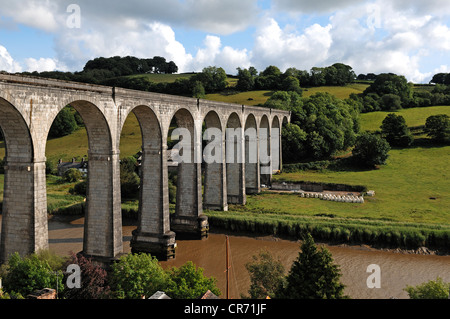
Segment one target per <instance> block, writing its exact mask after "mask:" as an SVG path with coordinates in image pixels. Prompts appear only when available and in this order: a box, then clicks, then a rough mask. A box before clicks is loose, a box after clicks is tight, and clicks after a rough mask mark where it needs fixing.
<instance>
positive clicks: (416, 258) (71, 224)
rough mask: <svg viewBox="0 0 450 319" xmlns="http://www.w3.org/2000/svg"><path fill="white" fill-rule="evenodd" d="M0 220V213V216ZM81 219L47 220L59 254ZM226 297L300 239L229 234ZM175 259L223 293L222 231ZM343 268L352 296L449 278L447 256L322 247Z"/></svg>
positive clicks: (127, 231)
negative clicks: (265, 259) (260, 259)
mask: <svg viewBox="0 0 450 319" xmlns="http://www.w3.org/2000/svg"><path fill="white" fill-rule="evenodd" d="M0 220H1V218H0ZM83 223H84V219H83V218H72V219H69V220H59V221H58V220H50V222H49V246H50V249H51V250H52V251H55V252H57V253H58V254H62V255H68V254H69V253H70V252H72V251H73V252H78V251H81V250H82V248H83ZM133 229H135V226H124V227H123V236H124V252H125V253H128V252H130V246H129V241H130V239H131V232H132V231H133ZM229 239H230V264H231V267H232V268H231V272H230V277H229V278H230V296H231V297H232V298H240V295H241V294H247V291H248V288H249V286H250V280H249V276H248V272H247V270H246V269H245V264H246V263H247V262H249V261H250V260H251V258H252V256H253V255H255V254H257V253H258V252H259V251H260V250H267V251H269V252H270V253H271V254H272V255H273V256H274V257H275V258H277V259H279V260H280V261H281V262H282V263H283V265H284V267H285V269H286V271H289V269H290V267H291V265H292V262H293V261H294V260H295V258H297V256H298V253H299V248H300V244H299V243H297V242H293V241H287V240H279V239H275V238H272V237H260V238H251V237H246V236H235V235H230V236H229ZM177 243H178V247H177V252H176V258H175V259H174V260H169V261H165V262H162V263H161V264H162V265H163V267H172V266H176V267H180V266H181V265H183V264H184V263H185V262H187V261H192V262H194V264H196V265H197V266H198V267H202V268H203V269H204V274H205V275H206V276H213V277H215V278H216V279H217V283H218V287H219V289H220V290H221V291H222V294H223V295H224V294H225V287H226V282H225V267H226V266H225V265H226V257H225V234H220V233H215V234H210V236H209V237H208V239H206V240H177ZM326 247H327V248H328V249H329V250H330V252H331V253H332V255H333V259H334V261H335V263H337V264H338V265H339V266H340V269H341V272H342V278H341V281H342V283H343V284H345V285H346V290H345V293H346V294H347V295H349V296H350V297H351V298H354V299H387V298H407V297H408V296H407V294H406V292H404V291H403V289H404V288H405V287H406V286H407V285H413V286H415V285H418V284H421V283H423V282H426V281H428V280H434V279H436V278H437V277H438V276H439V277H441V278H442V279H443V280H444V281H446V282H450V256H434V255H426V256H425V255H412V254H401V253H393V252H385V251H378V250H374V249H370V248H366V247H359V246H358V247H337V246H326ZM371 264H377V265H379V266H380V268H381V288H372V289H370V288H368V287H367V283H366V282H367V278H368V276H369V275H370V273H368V272H367V267H368V266H369V265H371Z"/></svg>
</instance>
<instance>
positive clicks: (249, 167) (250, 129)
mask: <svg viewBox="0 0 450 319" xmlns="http://www.w3.org/2000/svg"><path fill="white" fill-rule="evenodd" d="M244 134H245V191H246V193H247V194H256V193H259V192H260V181H259V151H258V147H259V145H258V125H257V121H256V118H255V116H254V115H253V114H251V113H250V114H249V115H248V116H247V119H246V121H245V129H244Z"/></svg>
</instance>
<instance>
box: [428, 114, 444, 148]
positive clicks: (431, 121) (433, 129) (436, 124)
mask: <svg viewBox="0 0 450 319" xmlns="http://www.w3.org/2000/svg"><path fill="white" fill-rule="evenodd" d="M425 132H426V133H428V136H429V137H431V138H432V139H433V140H435V141H436V142H439V143H450V117H449V116H448V115H446V114H438V115H432V116H430V117H428V118H427V120H426V123H425Z"/></svg>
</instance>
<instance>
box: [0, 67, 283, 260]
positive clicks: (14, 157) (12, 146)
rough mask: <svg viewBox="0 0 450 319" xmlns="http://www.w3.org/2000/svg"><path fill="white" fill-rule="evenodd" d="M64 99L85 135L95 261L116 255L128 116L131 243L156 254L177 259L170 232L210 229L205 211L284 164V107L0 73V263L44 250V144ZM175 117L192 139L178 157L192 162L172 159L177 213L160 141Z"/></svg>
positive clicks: (88, 221)
mask: <svg viewBox="0 0 450 319" xmlns="http://www.w3.org/2000/svg"><path fill="white" fill-rule="evenodd" d="M67 105H71V106H73V107H74V108H75V109H76V110H77V111H78V113H79V114H80V115H81V117H82V118H83V121H84V123H85V127H86V130H87V135H88V141H89V150H88V187H87V196H86V210H85V211H86V214H85V224H84V238H83V251H82V252H83V254H85V255H87V256H91V257H93V258H96V259H99V260H110V259H114V258H115V257H117V256H118V255H119V254H121V253H122V252H123V237H122V217H121V216H122V215H121V196H120V164H119V163H120V162H119V160H120V149H119V145H120V135H121V131H122V127H123V125H124V123H125V120H126V119H127V117H128V115H129V114H130V113H131V112H133V113H134V114H135V115H136V117H137V119H138V121H139V124H140V128H141V133H142V164H141V187H140V195H139V219H138V227H137V229H136V230H135V231H134V232H133V236H132V240H131V248H132V251H133V252H148V253H151V254H153V255H155V256H159V257H160V258H168V257H173V256H174V253H175V252H174V250H175V246H176V244H175V234H190V235H193V236H195V237H198V238H200V237H202V236H206V235H207V232H208V227H209V225H208V219H207V217H206V216H205V215H204V214H203V208H205V209H211V210H227V209H228V204H229V203H233V204H245V202H246V194H248V193H258V192H259V191H260V189H261V185H262V184H269V183H270V181H271V175H272V173H273V172H275V171H278V170H280V169H281V162H282V161H281V134H280V132H281V127H282V125H283V124H284V123H287V122H289V121H290V113H289V112H287V111H281V110H274V109H269V108H264V107H252V106H244V105H236V104H229V103H221V102H213V101H206V100H198V99H193V98H186V97H179V96H172V95H165V94H156V93H149V92H143V91H135V90H129V89H123V88H117V87H106V86H97V85H89V84H83V83H75V82H67V81H59V80H50V79H41V78H34V77H22V76H16V75H6V74H0V128H1V130H2V132H3V136H4V140H5V145H6V157H5V160H6V161H5V179H4V195H3V207H2V228H1V242H0V262H2V261H3V262H4V261H6V260H7V259H8V257H9V256H10V254H12V253H14V252H18V253H19V254H21V255H27V254H30V253H32V252H36V251H39V250H43V249H47V248H48V225H47V195H46V175H45V162H46V157H45V147H46V142H47V136H48V133H49V130H50V127H51V125H52V123H53V121H54V119H55V118H56V116H57V114H58V113H59V112H60V111H61V110H62V109H63V108H64V107H65V106H67ZM173 119H175V120H176V123H177V126H178V127H179V128H183V129H185V131H186V132H189V133H190V134H189V135H188V136H189V139H185V138H186V137H185V136H183V145H187V146H186V147H189V149H186V147H185V149H184V150H183V152H187V151H189V152H188V153H184V154H192V156H191V159H192V160H191V161H189V160H187V161H183V162H180V163H178V168H177V170H178V178H177V183H178V184H177V198H176V210H175V213H174V214H172V216H170V214H169V195H168V165H167V163H168V157H169V156H168V155H169V152H170V150H168V149H167V140H168V138H169V129H170V125H171V123H172V121H173ZM208 128H214V129H216V130H215V131H214V132H220V133H219V136H218V137H217V136H215V138H214V143H215V144H214V145H215V150H214V154H217V152H218V151H219V153H220V154H224V155H225V156H221V157H217V158H219V160H215V161H213V162H209V161H208V162H207V163H205V160H204V156H205V155H203V153H204V151H205V150H206V148H207V147H205V144H207V145H209V144H208V143H212V140H208V141H206V142H205V129H206V130H207V129H208ZM227 128H228V129H234V130H231V131H232V132H234V136H232V137H229V136H228V134H229V133H228V132H229V130H227ZM239 129H240V130H239ZM247 130H248V131H251V132H256V134H253V135H248V134H246V132H247ZM186 142H189V143H186ZM231 153H232V154H231ZM180 154H181V153H180ZM199 154H200V155H199ZM214 154H213V155H214ZM230 154H231V155H230ZM263 157H264V161H263V160H262V159H263ZM198 158H200V159H201V160H198ZM255 158H256V161H255V160H250V159H255ZM266 158H267V159H266ZM202 167H203V172H204V182H203V185H202ZM202 186H203V187H202Z"/></svg>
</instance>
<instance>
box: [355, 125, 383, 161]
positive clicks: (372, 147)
mask: <svg viewBox="0 0 450 319" xmlns="http://www.w3.org/2000/svg"><path fill="white" fill-rule="evenodd" d="M390 149H391V148H390V146H389V143H388V142H387V141H386V140H385V139H384V138H382V137H380V136H378V135H376V134H373V133H367V132H366V133H362V134H361V135H359V136H358V137H357V138H356V143H355V148H354V149H353V155H352V157H353V160H354V162H355V164H356V165H360V166H364V167H370V168H373V167H375V166H376V165H382V164H385V163H386V160H387V158H388V156H389V155H388V153H389V151H390Z"/></svg>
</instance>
